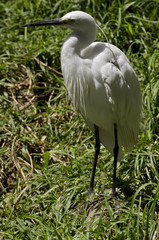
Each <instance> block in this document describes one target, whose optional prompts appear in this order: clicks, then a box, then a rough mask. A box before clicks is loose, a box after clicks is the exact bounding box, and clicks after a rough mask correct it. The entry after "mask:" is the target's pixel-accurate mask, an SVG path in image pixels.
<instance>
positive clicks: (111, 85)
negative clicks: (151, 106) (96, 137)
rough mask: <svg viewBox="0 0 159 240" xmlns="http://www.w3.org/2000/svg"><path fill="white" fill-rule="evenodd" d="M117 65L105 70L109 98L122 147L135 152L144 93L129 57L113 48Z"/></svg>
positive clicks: (108, 66) (102, 70) (105, 82)
mask: <svg viewBox="0 0 159 240" xmlns="http://www.w3.org/2000/svg"><path fill="white" fill-rule="evenodd" d="M111 49H112V51H113V54H114V56H115V61H114V63H107V64H106V66H103V67H102V69H101V72H102V80H103V82H104V86H105V91H106V95H107V96H108V98H109V102H110V103H111V106H112V112H113V113H112V114H113V121H114V122H115V123H117V126H118V136H119V144H120V145H121V146H123V147H125V148H129V149H131V148H132V147H133V145H134V144H135V142H136V139H137V136H138V129H139V121H140V111H141V91H140V86H139V82H138V79H137V76H136V74H135V72H134V70H133V68H132V66H131V65H130V62H129V60H128V59H127V57H126V56H125V54H124V53H123V52H122V51H121V50H119V49H118V48H117V47H115V46H113V45H111Z"/></svg>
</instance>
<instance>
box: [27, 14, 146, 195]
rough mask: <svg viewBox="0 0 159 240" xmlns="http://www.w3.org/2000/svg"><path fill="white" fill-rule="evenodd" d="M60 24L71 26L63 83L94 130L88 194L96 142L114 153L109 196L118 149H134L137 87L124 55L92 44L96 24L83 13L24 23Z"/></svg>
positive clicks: (64, 49) (138, 102)
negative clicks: (93, 149)
mask: <svg viewBox="0 0 159 240" xmlns="http://www.w3.org/2000/svg"><path fill="white" fill-rule="evenodd" d="M46 25H56V26H64V27H67V28H70V29H72V30H73V32H72V33H71V34H70V35H69V36H68V37H67V38H66V40H65V42H64V44H63V46H62V50H61V66H62V73H63V76H64V81H65V85H66V88H67V90H68V94H69V96H70V97H71V99H72V103H73V105H74V106H75V108H76V109H77V111H79V112H80V113H81V114H82V116H83V117H84V119H85V120H86V122H87V123H88V125H89V127H90V129H91V130H92V131H93V132H94V134H95V139H96V144H95V156H94V162H93V170H92V175H91V180H90V186H89V193H93V189H94V178H95V170H96V165H97V159H98V155H99V151H100V142H101V143H102V144H103V145H104V146H105V147H106V148H107V149H108V150H109V151H110V152H111V153H112V154H113V155H114V172H113V186H112V195H115V193H116V167H117V160H121V159H122V157H123V152H122V147H125V148H126V149H129V150H130V149H132V147H133V145H134V144H135V142H136V140H137V135H138V129H139V121H140V111H141V91H140V85H139V82H138V79H137V76H136V74H135V72H134V70H133V68H132V66H131V64H130V62H129V60H128V58H127V57H126V56H125V54H124V53H123V52H122V51H121V50H120V49H119V48H117V47H116V46H114V45H112V44H109V43H103V42H94V40H95V38H96V34H97V28H98V26H97V24H96V22H95V20H94V19H93V18H92V17H91V16H90V15H89V14H87V13H85V12H82V11H73V12H69V13H67V14H66V15H64V16H63V17H62V18H58V19H51V20H45V21H40V22H34V23H29V24H25V25H23V27H29V26H46Z"/></svg>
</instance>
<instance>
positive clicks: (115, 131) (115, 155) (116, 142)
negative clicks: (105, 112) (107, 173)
mask: <svg viewBox="0 0 159 240" xmlns="http://www.w3.org/2000/svg"><path fill="white" fill-rule="evenodd" d="M114 139H115V145H114V149H113V151H114V173H113V186H112V193H111V195H112V196H115V194H116V168H117V161H118V152H119V146H118V131H117V124H116V123H115V124H114Z"/></svg>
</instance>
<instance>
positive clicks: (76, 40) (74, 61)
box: [61, 32, 96, 115]
mask: <svg viewBox="0 0 159 240" xmlns="http://www.w3.org/2000/svg"><path fill="white" fill-rule="evenodd" d="M95 36H96V34H94V35H93V34H90V35H88V33H87V34H84V33H79V32H78V33H72V34H70V35H69V36H68V37H67V38H66V40H65V42H64V44H63V46H62V50H61V66H62V73H63V76H64V81H65V85H66V88H67V89H68V94H69V96H70V97H71V98H72V102H73V105H74V106H75V107H76V109H79V110H80V112H81V113H82V115H84V112H85V107H84V109H82V106H83V105H84V102H85V100H84V94H83V93H84V91H86V88H87V83H86V79H85V77H84V76H85V72H86V71H87V67H88V65H91V59H89V58H83V57H82V56H81V51H82V50H83V49H85V48H86V47H88V46H89V45H90V44H91V43H92V42H93V41H94V39H95ZM86 66H87V67H86ZM87 75H88V74H87ZM84 86H85V89H84ZM77 99H80V102H79V101H77Z"/></svg>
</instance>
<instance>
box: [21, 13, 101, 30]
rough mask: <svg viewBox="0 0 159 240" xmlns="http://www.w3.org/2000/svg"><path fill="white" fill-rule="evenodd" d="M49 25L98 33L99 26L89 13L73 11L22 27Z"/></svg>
mask: <svg viewBox="0 0 159 240" xmlns="http://www.w3.org/2000/svg"><path fill="white" fill-rule="evenodd" d="M47 25H54V26H64V27H67V28H70V29H72V30H74V31H77V32H85V31H87V32H88V31H94V32H96V31H97V25H96V22H95V20H94V19H93V18H92V17H91V16H90V15H89V14H88V13H85V12H82V11H72V12H69V13H67V14H65V15H64V16H63V17H61V18H57V19H50V20H44V21H40V22H33V23H28V24H25V25H22V27H30V26H34V27H36V26H47Z"/></svg>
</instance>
